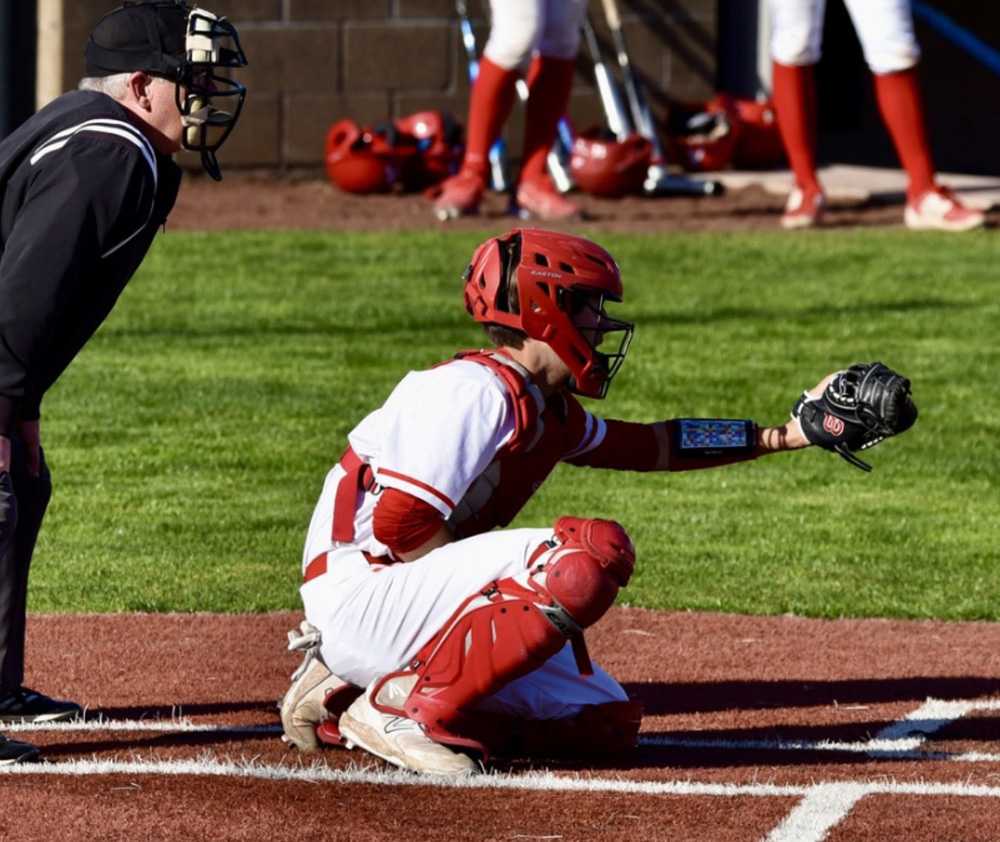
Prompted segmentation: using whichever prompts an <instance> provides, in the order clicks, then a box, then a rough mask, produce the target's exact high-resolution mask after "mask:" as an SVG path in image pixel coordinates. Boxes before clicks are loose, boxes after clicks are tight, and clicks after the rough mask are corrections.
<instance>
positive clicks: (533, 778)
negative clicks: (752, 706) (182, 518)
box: [0, 758, 1000, 803]
mask: <svg viewBox="0 0 1000 842" xmlns="http://www.w3.org/2000/svg"><path fill="white" fill-rule="evenodd" d="M5 775H6V776H18V777H21V776H29V777H30V776H32V775H63V776H87V775H171V776H180V777H184V776H210V777H232V778H254V779H258V780H270V781H307V782H312V783H316V782H323V783H351V784H381V785H388V786H432V787H439V788H446V789H510V790H537V791H553V792H620V793H634V794H640V795H702V796H721V797H731V796H754V797H797V796H798V797H801V796H808V795H810V794H811V793H812V792H813V790H814V789H816V788H817V787H824V788H825V789H824V792H828V793H833V794H832V795H827V796H824V797H827V798H834V799H835V800H839V799H840V798H841V796H840V795H839V794H837V790H838V788H843V787H856V788H857V789H858V791H859V792H860V794H859V796H858V797H861V796H864V795H876V794H886V795H951V796H969V797H979V798H1000V787H990V786H982V785H974V784H962V783H910V782H895V781H886V780H884V779H878V780H873V781H870V782H860V781H852V782H838V783H820V784H812V785H781V784H726V783H709V782H699V781H642V780H638V781H633V780H626V779H623V778H598V777H583V776H579V775H569V774H560V775H557V774H553V773H551V772H528V773H525V774H502V773H489V774H481V775H472V776H469V777H464V778H458V779H448V778H436V777H430V776H420V775H416V774H413V773H410V772H404V771H401V770H395V769H394V770H385V769H384V768H382V767H374V766H353V765H352V766H349V767H347V768H344V769H331V768H329V767H328V766H324V765H322V764H317V765H313V766H298V765H295V766H292V765H285V764H278V765H268V764H264V763H259V762H250V761H248V762H242V763H236V762H222V761H217V760H213V759H211V758H202V759H200V760H160V761H140V760H96V759H95V760H69V761H64V762H59V763H46V762H42V763H24V764H17V765H12V766H2V767H0V776H5ZM851 791H852V792H853V791H854V790H853V789H852V790H851ZM822 800H823V797H820V798H817V799H814V801H813V803H818V802H820V801H822Z"/></svg>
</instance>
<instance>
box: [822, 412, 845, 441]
mask: <svg viewBox="0 0 1000 842" xmlns="http://www.w3.org/2000/svg"><path fill="white" fill-rule="evenodd" d="M823 429H824V430H826V431H827V432H828V433H829V434H830V435H831V436H839V435H841V434H842V433H843V432H844V422H843V421H842V420H841V419H840V418H838V417H837V416H836V415H830V414H829V413H826V414H825V415H824V416H823Z"/></svg>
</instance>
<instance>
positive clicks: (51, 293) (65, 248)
mask: <svg viewBox="0 0 1000 842" xmlns="http://www.w3.org/2000/svg"><path fill="white" fill-rule="evenodd" d="M245 65H246V57H245V56H244V54H243V51H242V49H241V48H240V44H239V38H238V36H237V33H236V30H235V28H234V27H233V26H232V24H230V23H229V22H228V21H226V20H225V19H224V18H219V17H217V16H215V15H213V14H212V13H210V12H207V11H206V10H204V9H198V8H197V7H194V8H192V7H189V6H188V5H187V4H186V3H185V2H183V0H143V2H126V3H125V4H124V5H123V6H122V7H120V8H118V9H115V10H114V11H112V12H110V13H108V14H107V15H106V16H105V17H104V18H102V19H101V20H100V21H99V22H98V23H97V25H96V27H95V28H94V31H93V32H92V33H91V36H90V39H89V41H88V42H87V46H86V67H87V70H86V74H87V75H86V77H85V78H84V79H82V80H81V82H80V85H79V88H80V89H79V90H77V91H73V92H72V93H67V94H64V95H63V96H61V97H59V98H58V99H56V100H55V101H53V102H52V103H50V104H49V105H48V106H46V107H45V108H43V109H42V110H41V111H39V112H38V113H37V114H35V115H34V116H33V117H32V118H31V119H29V120H28V121H27V122H26V123H24V125H22V126H21V127H20V128H19V129H18V130H17V131H15V132H14V133H13V134H11V135H9V136H8V137H7V138H5V139H4V140H3V141H2V142H0V722H51V721H57V720H63V719H72V718H75V717H78V716H80V715H81V713H82V709H81V707H80V706H79V705H78V704H76V703H74V702H69V701H59V700H56V699H51V698H49V697H48V696H45V695H43V694H41V693H39V692H37V691H34V690H31V689H28V688H27V687H25V686H24V637H25V608H26V600H27V590H28V567H29V565H30V563H31V555H32V551H33V549H34V546H35V540H36V537H37V535H38V530H39V527H40V526H41V523H42V517H43V516H44V514H45V509H46V506H47V504H48V501H49V496H50V494H51V490H52V484H51V480H50V477H49V471H48V468H47V467H46V464H45V455H44V452H43V450H42V447H41V439H40V433H39V418H40V405H41V401H42V397H43V396H44V394H45V392H46V391H47V390H48V389H49V387H50V386H52V384H53V383H54V382H55V381H56V379H57V378H58V377H59V375H60V374H62V372H63V370H64V369H65V368H66V366H67V365H69V363H70V362H71V361H72V359H73V358H74V357H75V356H76V355H77V353H78V352H79V351H80V349H81V348H82V347H83V346H84V344H85V343H86V342H87V340H88V339H90V337H91V336H92V335H93V334H94V331H96V330H97V328H98V327H99V326H100V324H101V323H102V322H103V321H104V319H105V318H106V317H107V316H108V314H109V313H110V312H111V309H112V307H114V304H115V301H116V300H117V299H118V296H119V295H120V294H121V292H122V290H123V289H124V288H125V285H126V284H127V283H128V281H129V279H130V278H131V277H132V275H133V274H134V273H135V271H136V269H138V268H139V264H140V263H142V260H143V258H144V257H145V256H146V252H147V251H148V249H149V247H150V244H151V243H152V241H153V237H154V235H155V234H156V229H157V228H159V227H160V226H161V225H163V223H164V222H165V221H166V218H167V214H169V213H170V210H171V208H172V207H173V204H174V200H175V199H176V198H177V191H178V188H179V187H180V179H181V171H180V168H179V167H178V166H177V164H176V163H174V161H173V158H172V156H173V155H174V154H175V153H176V152H178V151H179V150H180V149H181V148H182V147H184V148H186V149H192V150H195V151H198V152H200V153H201V160H202V164H203V166H204V168H205V169H206V171H207V172H208V173H209V175H211V176H212V177H213V178H215V179H216V180H218V179H219V178H221V174H220V171H219V164H218V161H217V160H216V157H215V152H216V150H217V149H218V148H219V146H220V145H221V144H222V143H223V141H224V140H225V139H226V137H227V136H228V135H229V133H230V131H231V130H232V128H233V126H234V125H235V123H236V121H237V119H238V117H239V114H240V110H241V108H242V105H243V100H244V97H245V96H246V89H245V88H244V86H243V85H240V84H239V83H237V82H234V81H232V80H231V79H228V78H224V77H222V76H219V75H217V73H216V70H217V69H218V68H237V67H243V66H245ZM37 757H38V750H37V749H36V748H35V747H34V746H31V745H29V744H27V743H22V742H19V741H16V740H9V739H7V738H5V737H3V736H0V765H3V764H9V763H17V762H20V761H25V760H33V759H36V758H37Z"/></svg>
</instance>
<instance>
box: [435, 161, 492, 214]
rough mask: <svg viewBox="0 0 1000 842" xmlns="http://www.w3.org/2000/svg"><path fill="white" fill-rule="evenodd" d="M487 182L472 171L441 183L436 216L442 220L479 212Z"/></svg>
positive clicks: (437, 197) (436, 203)
mask: <svg viewBox="0 0 1000 842" xmlns="http://www.w3.org/2000/svg"><path fill="white" fill-rule="evenodd" d="M484 192H486V182H485V181H483V179H482V178H481V177H480V176H478V175H476V174H475V173H471V172H460V173H458V175H453V176H452V177H451V178H448V179H445V180H444V181H443V182H442V183H441V187H440V191H439V192H438V193H437V195H436V197H435V199H434V216H436V217H437V218H438V219H439V220H440V221H441V222H447V221H448V220H449V219H457V218H458V217H460V216H470V215H472V214H475V213H478V212H479V203H480V202H481V201H482V200H483V193H484Z"/></svg>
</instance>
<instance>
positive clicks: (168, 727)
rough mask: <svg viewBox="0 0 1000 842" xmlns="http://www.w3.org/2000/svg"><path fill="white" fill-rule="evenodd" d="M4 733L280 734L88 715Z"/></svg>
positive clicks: (270, 729) (14, 726)
mask: <svg viewBox="0 0 1000 842" xmlns="http://www.w3.org/2000/svg"><path fill="white" fill-rule="evenodd" d="M3 730H4V732H5V733H8V734H10V733H27V732H32V731H34V732H40V731H46V732H47V731H60V732H66V731H98V732H106V731H160V732H163V733H171V732H181V733H189V732H212V731H216V732H219V733H224V734H280V733H281V726H280V725H225V724H222V725H218V724H213V723H197V722H191V721H190V720H189V719H88V720H84V721H82V722H24V723H10V724H6V725H4V726H3Z"/></svg>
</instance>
